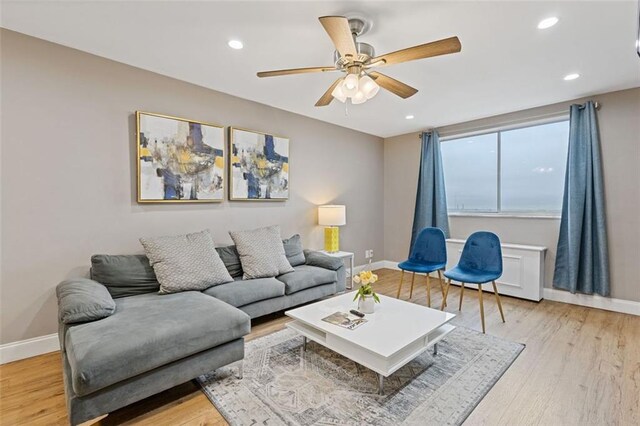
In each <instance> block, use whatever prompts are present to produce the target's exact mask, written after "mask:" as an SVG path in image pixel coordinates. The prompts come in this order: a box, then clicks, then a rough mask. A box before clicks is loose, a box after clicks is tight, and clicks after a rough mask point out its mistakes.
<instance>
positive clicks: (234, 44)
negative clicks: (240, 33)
mask: <svg viewBox="0 0 640 426" xmlns="http://www.w3.org/2000/svg"><path fill="white" fill-rule="evenodd" d="M228 44H229V47H230V48H232V49H236V50H239V49H242V48H243V47H244V44H242V42H241V41H240V40H229V43H228Z"/></svg>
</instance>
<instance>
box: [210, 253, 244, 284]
mask: <svg viewBox="0 0 640 426" xmlns="http://www.w3.org/2000/svg"><path fill="white" fill-rule="evenodd" d="M216 251H217V252H218V254H219V255H220V259H222V262H224V266H226V267H227V271H229V275H231V276H232V277H234V278H235V277H241V276H242V263H240V255H239V254H238V250H236V246H224V247H216Z"/></svg>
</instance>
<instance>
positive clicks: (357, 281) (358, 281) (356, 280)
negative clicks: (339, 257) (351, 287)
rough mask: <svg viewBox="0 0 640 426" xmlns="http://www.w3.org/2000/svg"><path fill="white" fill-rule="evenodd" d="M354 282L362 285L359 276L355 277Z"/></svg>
mask: <svg viewBox="0 0 640 426" xmlns="http://www.w3.org/2000/svg"><path fill="white" fill-rule="evenodd" d="M353 282H354V283H356V284H360V276H359V275H354V276H353Z"/></svg>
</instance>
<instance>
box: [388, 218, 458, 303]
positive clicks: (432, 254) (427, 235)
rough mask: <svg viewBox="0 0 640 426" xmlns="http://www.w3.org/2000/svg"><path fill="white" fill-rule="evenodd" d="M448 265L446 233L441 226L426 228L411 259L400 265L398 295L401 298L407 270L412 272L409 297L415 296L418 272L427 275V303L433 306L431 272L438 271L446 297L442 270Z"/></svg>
mask: <svg viewBox="0 0 640 426" xmlns="http://www.w3.org/2000/svg"><path fill="white" fill-rule="evenodd" d="M446 266H447V247H446V244H445V239H444V233H443V232H442V230H441V229H440V228H424V229H423V230H422V231H420V233H419V234H418V237H417V238H416V241H415V243H413V247H412V248H411V253H410V254H409V259H407V260H405V261H404V262H400V263H399V264H398V267H399V268H400V269H401V270H402V275H401V277H400V286H398V295H397V297H396V298H398V299H399V298H400V290H402V281H403V280H404V273H405V271H408V272H412V273H413V275H412V277H411V292H410V293H409V298H411V297H413V284H414V281H415V279H416V273H418V274H426V275H427V305H429V307H431V281H430V277H429V274H430V273H431V272H435V271H437V272H438V279H439V281H440V290H441V291H442V296H443V297H444V286H443V285H442V275H441V274H440V270H441V269H444V268H445V267H446Z"/></svg>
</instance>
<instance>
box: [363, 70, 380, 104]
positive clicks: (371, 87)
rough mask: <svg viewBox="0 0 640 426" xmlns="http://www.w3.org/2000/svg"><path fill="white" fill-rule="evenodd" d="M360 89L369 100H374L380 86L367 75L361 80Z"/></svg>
mask: <svg viewBox="0 0 640 426" xmlns="http://www.w3.org/2000/svg"><path fill="white" fill-rule="evenodd" d="M358 87H359V88H360V90H361V91H362V93H364V95H365V96H366V97H367V99H371V98H373V97H374V96H375V95H377V94H378V90H380V86H378V84H377V83H376V82H375V81H373V79H372V78H371V77H369V76H368V75H365V76H363V77H362V78H361V79H360V82H359V83H358Z"/></svg>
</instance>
